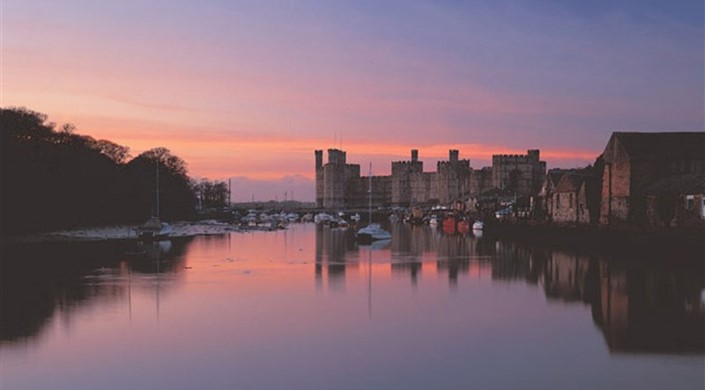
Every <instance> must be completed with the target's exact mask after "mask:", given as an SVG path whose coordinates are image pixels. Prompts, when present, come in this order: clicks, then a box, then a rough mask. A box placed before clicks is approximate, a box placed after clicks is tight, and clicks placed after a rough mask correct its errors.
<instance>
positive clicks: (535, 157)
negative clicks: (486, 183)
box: [492, 149, 546, 195]
mask: <svg viewBox="0 0 705 390" xmlns="http://www.w3.org/2000/svg"><path fill="white" fill-rule="evenodd" d="M539 153H540V152H539V150H538V149H532V150H528V151H527V153H526V154H521V155H520V154H500V155H494V156H492V185H493V186H494V187H496V188H501V189H509V190H511V191H513V192H514V193H515V194H517V195H535V194H537V193H538V192H539V190H540V189H541V184H543V181H544V177H545V176H546V162H545V161H541V160H540V158H539Z"/></svg>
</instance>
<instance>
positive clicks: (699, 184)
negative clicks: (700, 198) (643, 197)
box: [645, 175, 705, 195]
mask: <svg viewBox="0 0 705 390" xmlns="http://www.w3.org/2000/svg"><path fill="white" fill-rule="evenodd" d="M645 192H646V194H647V195H659V194H663V193H675V194H681V195H694V194H705V176H703V175H673V176H669V177H665V178H663V179H661V180H659V181H657V182H655V183H653V184H652V185H650V186H648V187H647V188H646V191H645Z"/></svg>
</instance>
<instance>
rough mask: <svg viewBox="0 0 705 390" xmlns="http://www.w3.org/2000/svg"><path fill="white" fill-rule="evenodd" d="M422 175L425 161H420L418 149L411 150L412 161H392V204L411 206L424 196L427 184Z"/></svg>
mask: <svg viewBox="0 0 705 390" xmlns="http://www.w3.org/2000/svg"><path fill="white" fill-rule="evenodd" d="M422 177H423V162H421V161H419V151H418V150H416V149H413V150H412V151H411V161H394V162H392V178H391V180H392V204H394V205H405V206H409V205H410V204H415V203H417V202H418V201H419V197H424V196H425V194H424V192H425V191H426V189H427V186H426V183H425V182H423V178H422ZM412 183H413V184H412ZM428 185H429V186H430V182H429V184H428ZM417 187H418V188H417ZM412 188H413V190H415V191H413V190H412Z"/></svg>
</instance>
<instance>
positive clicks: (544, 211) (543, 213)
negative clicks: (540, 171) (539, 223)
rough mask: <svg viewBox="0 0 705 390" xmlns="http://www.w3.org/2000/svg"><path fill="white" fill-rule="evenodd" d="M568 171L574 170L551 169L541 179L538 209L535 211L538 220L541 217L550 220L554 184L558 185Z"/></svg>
mask: <svg viewBox="0 0 705 390" xmlns="http://www.w3.org/2000/svg"><path fill="white" fill-rule="evenodd" d="M570 172H575V170H573V169H557V168H556V169H551V170H549V171H548V173H547V174H546V178H545V179H544V181H543V184H542V185H541V189H540V190H539V196H538V197H539V202H540V204H539V206H540V207H538V208H537V210H538V211H539V212H538V213H537V218H538V219H540V220H543V219H548V220H551V218H552V217H553V208H554V204H553V201H554V199H553V194H554V192H555V190H556V186H558V183H559V182H560V181H561V178H563V175H565V174H566V173H570Z"/></svg>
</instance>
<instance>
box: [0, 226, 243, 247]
mask: <svg viewBox="0 0 705 390" xmlns="http://www.w3.org/2000/svg"><path fill="white" fill-rule="evenodd" d="M137 226H138V225H110V226H95V227H89V228H79V229H67V230H58V231H53V232H43V233H28V234H20V235H13V236H6V237H2V243H3V244H36V243H49V242H96V241H118V240H137V233H136V229H137ZM171 226H172V228H173V229H174V233H173V234H172V235H171V236H170V238H185V237H194V236H200V235H218V234H226V233H231V232H234V233H243V232H247V231H249V230H254V229H243V228H241V227H239V226H235V225H230V224H227V223H222V222H216V221H200V222H189V221H182V222H176V223H174V224H172V225H171Z"/></svg>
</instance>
